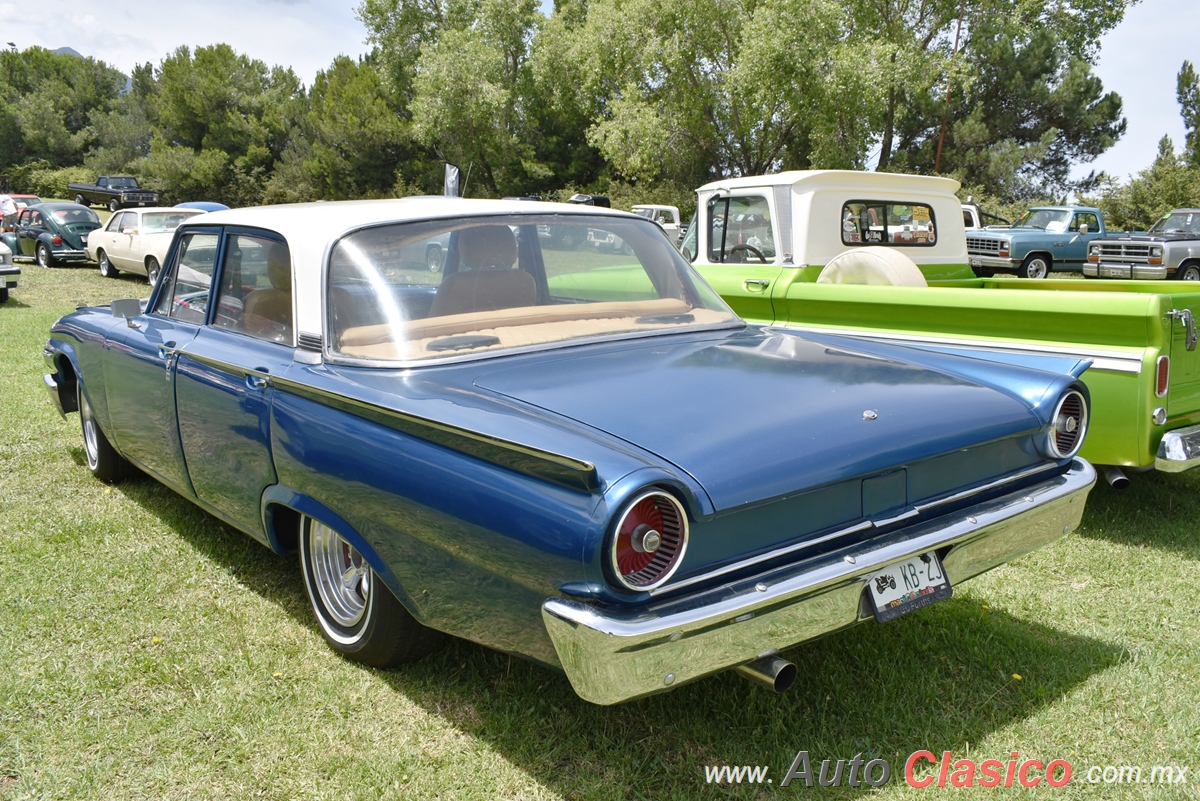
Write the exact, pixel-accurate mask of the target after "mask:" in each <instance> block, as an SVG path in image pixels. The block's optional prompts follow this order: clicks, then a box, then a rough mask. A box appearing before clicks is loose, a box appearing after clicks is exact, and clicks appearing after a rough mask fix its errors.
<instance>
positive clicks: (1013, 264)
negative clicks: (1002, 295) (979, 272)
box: [967, 253, 1021, 270]
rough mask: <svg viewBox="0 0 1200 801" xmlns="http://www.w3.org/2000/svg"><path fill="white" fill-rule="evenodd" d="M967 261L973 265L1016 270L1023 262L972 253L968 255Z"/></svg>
mask: <svg viewBox="0 0 1200 801" xmlns="http://www.w3.org/2000/svg"><path fill="white" fill-rule="evenodd" d="M967 263H968V264H969V265H971V266H972V267H990V268H991V269H993V270H1015V269H1017V265H1018V264H1020V263H1021V262H1020V261H1019V260H1018V261H1013V260H1012V259H1006V258H1003V257H1001V256H977V255H975V254H974V253H972V254H970V255H968V257H967Z"/></svg>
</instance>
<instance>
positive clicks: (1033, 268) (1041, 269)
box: [1025, 259, 1050, 278]
mask: <svg viewBox="0 0 1200 801" xmlns="http://www.w3.org/2000/svg"><path fill="white" fill-rule="evenodd" d="M1049 273H1050V269H1049V267H1047V265H1046V260H1045V259H1033V260H1032V261H1030V262H1029V266H1028V267H1027V268H1026V269H1025V274H1026V276H1027V277H1029V278H1045V277H1046V276H1047V275H1049Z"/></svg>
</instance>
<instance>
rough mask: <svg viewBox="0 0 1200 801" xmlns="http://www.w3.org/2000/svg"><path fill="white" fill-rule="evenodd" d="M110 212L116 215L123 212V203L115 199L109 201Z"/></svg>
mask: <svg viewBox="0 0 1200 801" xmlns="http://www.w3.org/2000/svg"><path fill="white" fill-rule="evenodd" d="M108 210H109V211H111V212H112V213H113V214H116V213H117V212H118V211H120V210H121V201H119V200H117V199H116V198H115V197H114V198H113V199H112V200H110V201H108Z"/></svg>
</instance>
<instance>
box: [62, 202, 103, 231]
mask: <svg viewBox="0 0 1200 801" xmlns="http://www.w3.org/2000/svg"><path fill="white" fill-rule="evenodd" d="M50 216H51V217H53V218H54V221H55V222H56V223H58V224H59V225H63V226H66V227H68V228H78V227H79V226H84V225H90V226H92V227H93V228H99V227H100V218H99V217H97V216H96V212H94V211H92V210H91V209H85V208H82V207H79V208H73V209H55V210H54V211H52V212H50Z"/></svg>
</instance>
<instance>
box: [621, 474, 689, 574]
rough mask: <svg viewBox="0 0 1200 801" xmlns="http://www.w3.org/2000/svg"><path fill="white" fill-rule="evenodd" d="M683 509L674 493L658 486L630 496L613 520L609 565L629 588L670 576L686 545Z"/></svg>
mask: <svg viewBox="0 0 1200 801" xmlns="http://www.w3.org/2000/svg"><path fill="white" fill-rule="evenodd" d="M687 539H688V523H687V513H686V512H684V510H683V506H682V505H681V504H680V503H679V501H677V500H675V498H674V496H672V495H670V494H668V493H666V492H662V491H659V490H653V491H650V492H646V493H644V494H642V495H639V496H638V497H636V498H634V500H633V501H632V502H630V504H629V505H628V506H627V507H626V508H625V513H624V514H623V515H621V518H620V520H619V521H618V523H617V526H616V531H615V533H614V535H613V540H612V568H613V572H614V573H615V574H616V576H617V580H618V581H620V582H621V584H622V585H624V586H625V587H627V588H628V589H631V590H639V591H645V590H652V589H654V588H655V587H659V586H661V585H662V584H663V583H665V582H666V581H667V579H669V578H670V577H671V574H673V573H674V572H675V569H676V568H677V567H679V563H680V562H681V561H683V552H684V551H685V550H686V549H687Z"/></svg>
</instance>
